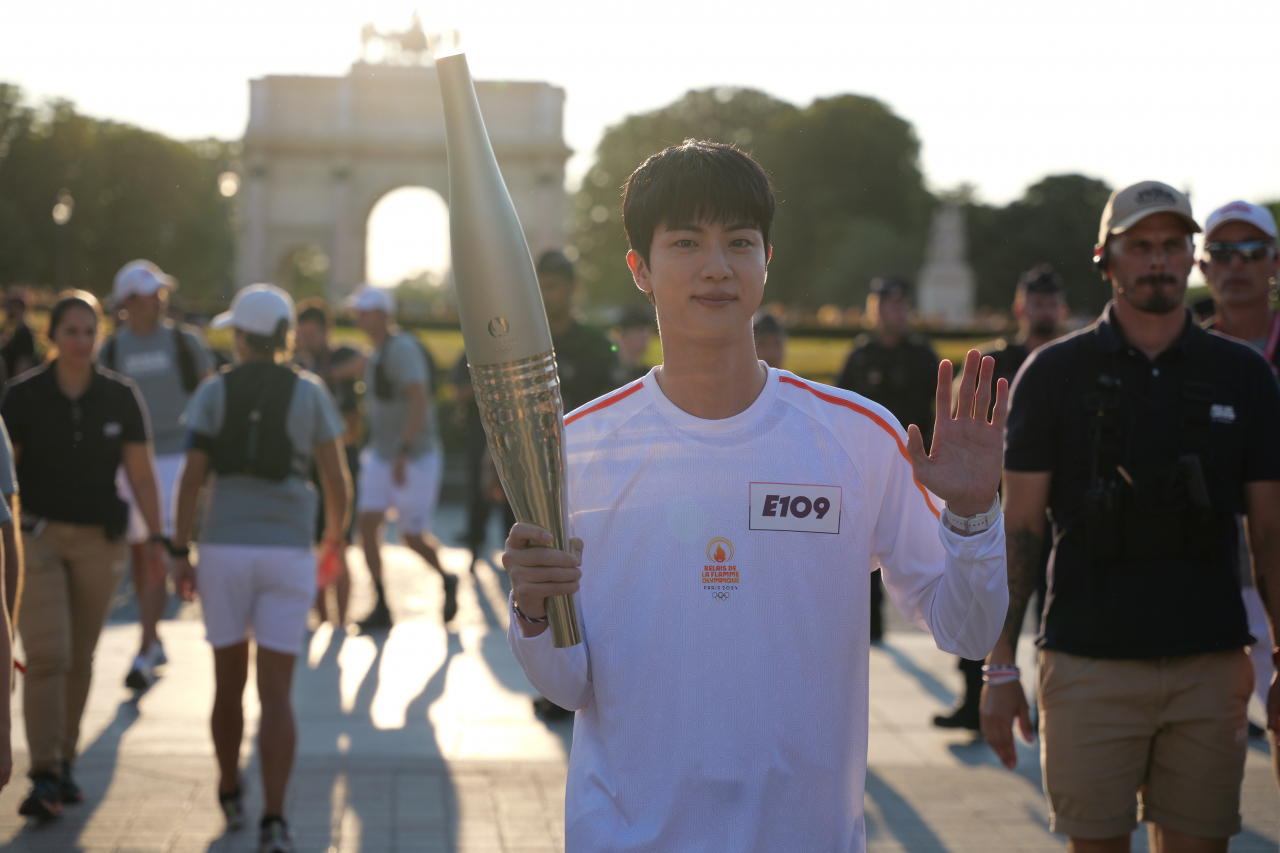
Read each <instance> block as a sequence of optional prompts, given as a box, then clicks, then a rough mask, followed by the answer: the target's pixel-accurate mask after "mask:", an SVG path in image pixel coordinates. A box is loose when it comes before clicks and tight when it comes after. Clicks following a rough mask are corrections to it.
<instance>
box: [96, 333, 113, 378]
mask: <svg viewBox="0 0 1280 853" xmlns="http://www.w3.org/2000/svg"><path fill="white" fill-rule="evenodd" d="M98 363H99V364H101V365H102V366H103V367H105V368H106V369H107V370H112V371H114V370H115V369H116V336H115V335H112V336H111V337H109V338H107V342H106V343H105V344H103V345H102V352H100V353H98Z"/></svg>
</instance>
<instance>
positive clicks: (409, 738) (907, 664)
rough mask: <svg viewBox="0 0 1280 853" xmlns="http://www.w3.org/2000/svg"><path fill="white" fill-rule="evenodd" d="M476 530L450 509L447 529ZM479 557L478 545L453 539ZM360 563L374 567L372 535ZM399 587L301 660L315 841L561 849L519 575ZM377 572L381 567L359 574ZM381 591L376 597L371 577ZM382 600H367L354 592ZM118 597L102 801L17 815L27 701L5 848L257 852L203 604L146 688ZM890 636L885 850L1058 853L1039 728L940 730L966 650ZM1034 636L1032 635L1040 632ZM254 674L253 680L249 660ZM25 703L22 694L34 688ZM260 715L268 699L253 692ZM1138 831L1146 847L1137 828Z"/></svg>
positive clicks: (872, 828) (556, 777)
mask: <svg viewBox="0 0 1280 853" xmlns="http://www.w3.org/2000/svg"><path fill="white" fill-rule="evenodd" d="M460 528H461V518H460V514H459V513H458V511H457V510H456V509H455V508H446V512H445V513H444V517H443V518H442V525H441V529H442V531H443V536H444V538H445V541H446V542H448V541H451V540H452V535H453V534H454V533H455V532H456V531H457V530H459V529H460ZM444 556H445V559H446V561H447V563H448V564H449V567H450V568H452V569H453V570H455V571H461V572H465V570H466V563H467V554H466V552H465V551H461V550H457V549H447V550H446V551H445V552H444ZM352 563H353V564H354V565H353V569H354V570H356V571H359V572H362V571H363V564H362V563H361V562H360V560H359V557H358V554H356V553H355V552H353V554H352ZM388 572H389V575H388V576H389V581H388V583H389V587H390V588H391V589H392V590H393V592H394V594H395V598H396V600H397V601H399V602H400V604H399V606H398V608H397V616H398V618H399V622H398V624H397V627H396V628H395V629H394V630H393V631H392V632H391V633H390V635H389V636H383V637H381V638H376V639H375V638H371V637H364V636H350V635H347V634H335V633H334V632H333V631H332V630H330V629H329V628H327V627H321V628H319V629H318V630H316V631H314V632H313V633H312V634H311V635H310V637H309V643H308V647H307V654H306V658H305V660H300V661H299V669H298V677H297V686H296V691H295V697H296V705H297V710H298V718H299V733H300V743H299V755H298V762H297V769H296V772H295V776H294V782H293V785H292V787H291V789H290V795H289V812H290V817H291V820H292V825H293V828H294V834H295V840H296V841H297V842H298V850H299V851H308V853H310V851H318V852H319V851H334V853H338V851H342V853H347V851H350V853H357V851H358V852H359V853H374V852H375V851H376V853H383V851H388V853H390V851H468V853H470V851H476V853H480V851H485V853H487V852H488V851H529V852H530V853H533V851H550V850H561V849H563V845H564V841H563V831H564V775H565V758H566V756H567V754H568V749H569V745H570V741H571V738H572V725H571V724H570V723H558V724H553V725H547V724H545V723H544V722H542V721H541V720H540V719H538V718H537V717H536V716H534V714H533V712H532V710H531V707H530V702H529V699H530V697H531V696H532V694H533V690H532V688H531V687H530V686H529V684H528V682H526V681H525V679H524V677H523V675H522V674H521V672H520V670H519V667H518V666H517V665H516V664H515V662H514V660H513V659H512V658H511V655H510V652H509V651H508V650H507V648H506V641H505V636H504V633H505V618H506V617H505V608H504V601H505V592H504V589H503V586H502V581H503V580H504V578H503V576H502V575H501V574H500V573H498V572H495V571H494V570H493V569H491V568H490V567H488V566H487V565H483V564H482V565H481V567H480V569H479V572H478V574H477V575H475V576H474V578H473V579H472V580H471V581H470V582H464V583H463V584H462V587H461V591H460V610H459V615H458V618H457V620H456V621H455V623H454V625H453V626H452V628H451V630H450V631H448V632H446V631H445V630H443V629H442V628H441V627H440V624H439V617H438V613H439V607H440V592H439V584H438V582H437V581H436V580H435V579H434V578H433V577H432V576H430V575H429V574H428V573H427V572H426V571H425V570H424V567H423V564H422V563H421V562H419V561H417V560H416V558H415V557H413V556H412V555H411V554H409V553H408V552H407V551H404V550H403V549H396V550H394V552H393V556H392V559H390V560H389V561H388ZM360 589H361V590H367V585H363V584H362V585H361V586H360ZM367 594H368V593H367V591H366V592H364V593H363V595H365V596H367ZM370 603H371V602H369V601H368V599H367V598H363V597H362V598H360V599H358V600H357V602H356V603H355V604H354V606H353V611H354V612H356V613H362V612H363V611H364V610H365V609H367V607H368V606H369V604H370ZM130 612H131V611H130V607H129V605H128V603H127V602H125V601H122V602H121V607H120V608H118V610H117V613H116V615H115V616H114V617H113V620H112V623H111V624H109V625H108V627H107V629H106V631H105V633H104V635H103V639H102V643H101V645H100V647H99V653H98V658H97V663H96V666H95V682H94V688H93V693H92V695H91V697H90V704H89V709H88V712H87V714H86V719H85V725H84V734H83V747H82V749H83V755H82V757H81V759H80V760H79V763H78V767H77V770H78V776H79V780H80V782H81V784H82V785H83V787H84V788H85V790H86V792H87V794H88V799H87V801H86V802H85V803H83V804H81V805H78V806H74V807H68V809H67V813H66V815H65V816H64V818H62V819H61V820H60V821H57V822H54V823H52V824H49V825H44V826H41V825H37V824H36V823H34V822H25V821H23V820H22V819H20V818H18V816H17V814H16V808H17V803H18V801H19V799H20V798H21V796H23V795H24V794H25V792H26V784H25V780H24V779H22V778H21V776H20V774H22V773H23V772H25V765H26V757H25V755H24V754H23V753H22V752H21V750H22V749H23V747H24V746H25V740H24V734H23V730H22V722H21V715H20V714H19V715H17V721H16V725H15V731H14V744H15V747H16V748H17V749H18V750H19V753H18V756H17V761H18V765H19V766H18V767H17V768H16V773H15V777H16V781H15V783H14V784H12V785H10V786H9V787H8V788H6V789H5V790H4V791H3V792H2V793H0V845H3V849H4V850H6V851H15V853H17V851H48V853H53V852H54V851H57V853H66V852H67V851H86V853H89V851H92V853H106V851H122V853H123V852H124V851H128V853H133V851H140V852H141V851H172V853H186V851H192V852H193V853H194V851H201V853H203V851H247V850H252V849H253V848H254V842H255V839H256V834H255V833H254V832H253V831H252V830H245V831H241V832H237V833H229V834H228V833H224V831H223V824H222V819H221V815H220V813H219V811H218V808H217V804H216V798H215V793H214V792H215V787H214V786H215V773H214V764H213V760H212V745H211V744H210V742H209V738H208V735H207V728H206V720H207V716H208V711H209V708H210V704H211V699H212V673H211V655H210V653H209V651H208V647H207V646H206V645H205V643H204V640H203V630H202V627H201V625H200V622H199V618H198V611H197V610H195V608H187V609H184V610H182V611H180V612H177V613H176V614H175V618H174V619H173V620H172V621H168V622H166V623H164V625H163V626H162V634H163V636H164V638H165V642H166V648H167V649H168V654H169V656H170V658H171V660H172V663H171V664H170V665H169V667H168V668H167V671H166V672H165V675H164V677H163V678H162V679H161V680H160V681H159V682H158V683H157V684H156V685H155V686H154V687H153V688H152V689H151V690H150V691H149V692H148V693H147V694H145V695H143V696H141V697H138V698H135V697H134V696H133V695H132V694H131V692H130V691H128V690H126V689H124V688H123V687H122V686H121V679H122V678H123V675H124V673H125V670H126V669H127V668H128V662H129V660H130V659H131V658H132V654H133V652H134V645H135V643H136V642H137V627H136V625H135V624H133V623H132V622H131V621H129V615H130ZM894 617H895V618H894V619H893V620H891V622H890V628H891V630H890V632H889V634H888V637H887V640H886V642H885V643H884V645H883V647H881V648H877V649H875V650H873V652H872V700H871V743H870V754H869V758H870V762H869V763H870V767H869V771H868V774H867V799H866V811H867V831H868V846H869V848H870V850H872V851H883V853H890V851H904V853H933V851H938V852H939V853H962V851H992V850H1010V851H1015V850H1017V851H1021V850H1028V851H1032V850H1034V851H1041V850H1043V851H1061V850H1063V849H1064V848H1065V843H1064V840H1063V839H1061V838H1060V837H1057V836H1054V835H1052V834H1050V833H1049V832H1048V830H1047V826H1046V819H1045V805H1044V799H1043V795H1042V794H1041V791H1040V774H1039V769H1038V763H1037V754H1036V750H1035V748H1034V747H1024V748H1023V749H1022V755H1021V758H1022V763H1021V767H1020V770H1019V772H1018V773H1008V772H1006V771H1004V770H1003V769H1002V768H1000V767H999V766H997V765H996V762H995V760H994V758H993V757H992V756H991V754H990V751H989V750H988V749H987V747H986V746H985V745H984V744H982V743H980V742H977V743H975V742H973V741H971V740H970V739H969V738H967V737H965V736H964V735H957V734H948V733H943V732H939V731H938V730H936V729H934V728H933V727H932V726H931V725H930V724H929V718H930V717H931V716H932V715H933V714H934V713H937V712H938V711H939V710H941V709H944V708H946V707H947V706H948V705H950V704H951V702H952V700H953V698H954V692H955V691H956V690H957V689H959V684H960V682H959V678H958V674H957V673H956V672H955V669H954V664H953V661H952V660H951V659H950V658H949V657H947V656H946V655H943V654H941V653H939V652H938V651H937V650H936V649H934V648H933V646H932V642H931V640H930V639H929V638H928V637H927V636H925V635H923V634H921V633H920V632H918V631H915V630H914V629H912V628H910V626H908V625H906V623H905V622H902V621H901V619H900V618H898V617H896V614H894ZM1028 652H1029V649H1028ZM250 684H252V679H250ZM16 698H17V700H18V703H19V704H18V705H17V707H21V705H20V696H19V697H16ZM246 707H247V708H248V709H249V714H250V725H249V730H250V734H251V733H252V731H253V730H254V727H255V723H256V721H255V719H254V716H253V714H254V708H255V707H256V699H255V697H254V696H253V695H252V687H250V695H248V696H247V697H246ZM1265 749H1266V748H1265V746H1264V745H1263V744H1261V743H1258V742H1255V743H1254V744H1252V749H1251V750H1250V754H1249V764H1248V769H1247V776H1246V780H1245V808H1244V813H1245V832H1244V834H1243V835H1241V836H1239V837H1237V839H1236V840H1235V842H1234V843H1233V845H1232V849H1233V850H1237V851H1241V850H1248V851H1276V850H1277V843H1276V842H1277V835H1278V834H1280V801H1278V799H1277V795H1276V788H1275V784H1274V782H1273V781H1272V779H1271V774H1270V769H1269V765H1268V760H1269V759H1268V755H1267V753H1266V751H1265ZM244 761H245V764H246V768H247V769H246V781H247V785H246V787H247V790H248V791H249V794H250V800H251V802H250V812H251V813H256V812H257V810H258V809H259V808H260V800H258V799H257V797H258V790H259V786H258V780H257V776H256V774H257V766H256V759H255V756H254V749H253V744H252V741H251V740H249V739H247V743H246V746H245V751H244ZM1134 849H1135V850H1145V849H1146V841H1145V838H1144V837H1143V836H1142V834H1141V833H1137V834H1135V845H1134Z"/></svg>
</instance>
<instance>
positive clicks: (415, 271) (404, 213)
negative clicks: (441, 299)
mask: <svg viewBox="0 0 1280 853" xmlns="http://www.w3.org/2000/svg"><path fill="white" fill-rule="evenodd" d="M368 258H369V259H368V268H367V269H368V280H369V281H370V282H371V283H373V284H376V285H379V286H382V287H391V286H394V285H397V284H399V283H400V282H402V281H404V280H405V279H406V278H409V279H412V278H417V277H418V276H420V275H423V274H424V273H425V274H427V276H428V277H429V279H430V280H431V281H432V282H433V283H437V284H438V283H442V282H443V281H444V280H445V278H446V276H447V275H448V272H449V207H448V205H447V204H445V201H444V198H443V197H441V195H440V194H439V193H438V192H436V191H435V190H430V189H427V188H426V187H400V188H399V189H395V190H392V191H391V192H389V193H387V194H386V195H384V196H383V197H382V198H381V199H379V200H378V203H377V204H375V205H374V206H373V210H372V212H370V214H369V226H368Z"/></svg>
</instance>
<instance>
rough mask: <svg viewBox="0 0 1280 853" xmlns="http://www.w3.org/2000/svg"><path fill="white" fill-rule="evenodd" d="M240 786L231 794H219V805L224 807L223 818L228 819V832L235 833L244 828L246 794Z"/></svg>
mask: <svg viewBox="0 0 1280 853" xmlns="http://www.w3.org/2000/svg"><path fill="white" fill-rule="evenodd" d="M242 790H243V789H242V788H241V787H240V784H239V783H238V782H237V783H236V789H235V790H234V791H232V792H231V793H230V794H218V805H219V806H221V807H222V816H223V817H224V818H226V819H227V830H228V831H233V830H237V829H242V828H243V827H244V794H243V793H242Z"/></svg>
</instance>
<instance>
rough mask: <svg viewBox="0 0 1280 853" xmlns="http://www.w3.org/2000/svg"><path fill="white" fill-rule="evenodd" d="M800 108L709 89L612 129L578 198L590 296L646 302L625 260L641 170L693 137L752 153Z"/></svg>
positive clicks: (577, 229) (747, 92) (578, 239)
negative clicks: (628, 211) (630, 185)
mask: <svg viewBox="0 0 1280 853" xmlns="http://www.w3.org/2000/svg"><path fill="white" fill-rule="evenodd" d="M795 111H796V110H795V107H793V106H791V105H790V104H786V103H783V102H782V101H779V100H777V99H775V98H772V97H770V96H769V95H766V94H764V93H763V92H757V91H754V90H752V89H728V88H724V89H708V90H705V91H700V92H699V91H694V92H689V93H688V94H686V95H685V96H684V97H683V98H681V99H680V100H678V101H676V102H675V103H673V104H671V105H670V106H667V107H664V108H662V109H659V110H654V111H653V112H649V113H644V114H641V115H633V116H629V117H627V118H626V119H624V120H623V122H622V123H621V124H619V125H615V126H614V127H611V128H609V129H608V130H606V131H605V134H604V138H603V139H601V141H600V145H599V147H598V148H597V149H596V164H595V166H593V167H592V169H591V171H589V172H588V173H587V175H586V177H585V179H584V180H583V182H582V188H581V189H580V190H579V191H578V193H577V195H576V196H575V197H574V199H573V219H574V245H575V246H576V247H577V249H578V251H579V253H580V258H579V263H578V266H579V271H580V273H581V277H582V280H583V283H584V285H585V290H586V293H587V295H588V297H589V299H590V300H591V301H592V302H595V303H597V304H606V305H607V304H627V303H636V302H642V301H643V296H642V295H641V294H640V292H639V291H638V290H636V287H635V284H634V283H633V282H632V281H631V275H630V272H629V271H628V270H627V265H626V263H625V261H624V260H623V258H624V256H625V255H626V253H627V238H626V235H625V234H624V232H623V230H622V191H621V188H622V184H623V182H625V181H626V179H627V176H629V175H630V174H631V173H632V172H633V171H635V169H636V167H637V166H639V165H640V164H641V163H643V162H644V161H645V160H646V159H648V158H649V157H650V156H651V155H653V154H657V153H658V152H659V151H661V150H662V149H664V148H666V147H667V146H669V145H677V144H679V143H681V142H683V141H684V140H686V139H689V138H693V139H709V140H712V141H714V142H732V143H735V144H737V145H738V146H739V147H741V148H742V149H744V150H746V151H751V150H752V149H753V148H754V147H755V145H756V143H757V140H759V139H760V137H761V136H762V134H764V133H765V131H766V128H767V126H768V124H769V120H770V119H771V118H773V117H774V116H777V115H779V114H784V113H791V112H795ZM766 168H767V167H766Z"/></svg>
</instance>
